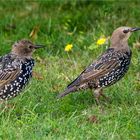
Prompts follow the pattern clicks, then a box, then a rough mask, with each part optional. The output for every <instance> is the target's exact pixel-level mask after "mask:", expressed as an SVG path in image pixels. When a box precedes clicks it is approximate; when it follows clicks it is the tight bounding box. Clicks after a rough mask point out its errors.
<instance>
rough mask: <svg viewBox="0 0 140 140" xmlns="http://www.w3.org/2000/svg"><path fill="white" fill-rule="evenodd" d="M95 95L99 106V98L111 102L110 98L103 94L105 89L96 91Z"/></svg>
mask: <svg viewBox="0 0 140 140" xmlns="http://www.w3.org/2000/svg"><path fill="white" fill-rule="evenodd" d="M93 94H94V97H95V100H96V103H97V105H99V98H100V96H102V97H104V98H105V99H106V100H109V98H108V97H106V96H105V95H104V94H103V89H102V88H98V89H95V90H94V93H93Z"/></svg>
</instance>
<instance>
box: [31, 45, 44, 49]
mask: <svg viewBox="0 0 140 140" xmlns="http://www.w3.org/2000/svg"><path fill="white" fill-rule="evenodd" d="M44 47H45V46H44V45H35V46H34V48H35V49H39V48H44Z"/></svg>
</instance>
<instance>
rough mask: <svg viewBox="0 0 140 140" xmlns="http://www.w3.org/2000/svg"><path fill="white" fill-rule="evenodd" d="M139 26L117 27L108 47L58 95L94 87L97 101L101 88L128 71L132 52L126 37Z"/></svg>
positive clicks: (115, 80)
mask: <svg viewBox="0 0 140 140" xmlns="http://www.w3.org/2000/svg"><path fill="white" fill-rule="evenodd" d="M137 30H140V28H130V27H119V28H117V29H116V30H115V31H114V32H113V34H112V36H111V45H110V47H109V48H108V49H107V50H106V51H105V52H104V53H103V54H102V55H101V56H100V57H99V58H98V59H97V60H96V61H94V62H93V63H92V64H91V65H89V66H88V67H87V68H86V69H85V70H84V71H83V72H82V73H81V74H80V75H79V76H78V77H77V78H76V79H75V80H74V81H73V82H72V83H70V84H69V85H68V86H67V88H66V89H65V91H64V92H63V93H61V94H60V95H59V96H58V97H59V98H61V97H64V96H65V95H67V94H69V93H71V92H75V91H78V90H81V89H87V88H90V89H94V95H95V98H96V101H97V103H99V101H98V98H99V96H100V95H102V96H104V95H103V93H102V89H103V88H104V87H107V86H110V85H112V84H114V83H116V82H117V81H118V80H120V79H121V78H122V77H123V76H124V75H125V73H126V72H127V71H128V68H129V65H130V61H131V55H132V52H131V50H130V48H129V46H128V42H127V40H128V38H129V36H130V35H131V33H132V32H133V31H137Z"/></svg>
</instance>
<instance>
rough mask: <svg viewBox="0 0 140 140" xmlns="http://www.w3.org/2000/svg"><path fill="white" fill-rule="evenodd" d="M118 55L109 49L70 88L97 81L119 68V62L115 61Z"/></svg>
mask: <svg viewBox="0 0 140 140" xmlns="http://www.w3.org/2000/svg"><path fill="white" fill-rule="evenodd" d="M115 57H116V55H115V53H114V51H113V50H112V49H111V50H110V49H108V50H107V51H106V52H105V53H104V54H102V55H101V57H99V58H98V59H97V60H96V61H95V62H94V63H92V64H91V65H90V66H89V67H87V68H86V69H85V70H84V71H83V72H82V73H81V74H80V75H79V76H78V77H77V78H76V79H75V80H74V81H73V82H72V83H71V84H69V85H68V88H71V87H73V86H79V85H81V84H84V83H87V82H88V81H92V80H96V79H98V78H99V77H101V76H103V75H105V74H107V72H109V71H110V70H112V69H115V68H116V67H118V66H119V63H118V61H116V59H115Z"/></svg>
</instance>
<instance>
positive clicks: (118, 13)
mask: <svg viewBox="0 0 140 140" xmlns="http://www.w3.org/2000/svg"><path fill="white" fill-rule="evenodd" d="M139 8H140V1H139V0H133V1H127V0H124V1H122V0H119V1H113V0H111V1H98V0H97V1H92V0H82V1H81V0H77V1H76V0H40V1H39V0H38V1H25V0H22V1H21V0H17V1H16V0H14V1H12V0H11V1H10V0H1V1H0V46H1V49H0V55H4V54H6V53H8V52H10V50H11V45H12V44H13V43H14V42H15V41H17V40H20V39H23V38H26V39H30V40H32V41H33V42H34V43H38V44H44V45H45V46H46V47H45V48H44V49H41V50H39V51H36V53H35V54H34V56H33V57H34V59H35V60H36V65H35V68H34V73H35V74H34V77H33V79H32V80H31V82H30V84H29V85H28V86H27V87H26V89H25V90H24V91H23V93H22V95H20V96H18V97H16V98H15V99H13V100H10V101H8V102H7V103H6V104H7V105H3V104H1V106H0V129H1V131H0V139H2V140H7V139H8V140H13V139H20V140H22V139H26V140H28V139H38V140H40V139H42V140H46V139H47V140H63V139H65V140H77V139H78V140H86V139H87V140H93V139H94V140H96V139H97V140H116V139H117V140H132V139H133V140H138V139H140V121H139V120H140V81H139V79H140V43H139V41H140V32H136V33H134V34H133V35H132V36H131V38H130V39H129V44H130V46H131V49H132V52H133V56H132V63H131V66H130V69H129V72H128V73H127V75H126V76H125V77H124V78H123V80H121V81H120V82H118V83H117V84H116V85H113V86H111V87H109V88H107V89H105V93H106V95H107V96H109V98H110V100H111V102H107V101H105V100H103V99H101V106H97V105H96V104H95V101H94V98H93V96H92V94H91V91H90V90H87V91H79V92H76V93H74V94H71V95H69V96H67V97H65V98H64V99H63V100H57V99H56V96H57V94H58V93H59V92H61V91H63V90H64V89H65V87H66V85H67V84H68V83H70V81H71V80H73V79H74V78H76V76H77V75H78V74H79V73H80V72H81V71H82V70H83V69H84V68H85V67H86V66H87V65H89V64H90V63H91V62H92V61H93V60H94V59H96V58H97V56H99V54H100V53H102V52H103V51H105V49H106V48H107V47H108V46H109V41H107V42H106V43H105V44H103V45H99V46H98V45H97V44H96V42H97V40H98V39H99V38H100V37H105V38H109V37H110V36H111V33H112V32H113V30H114V29H116V28H117V27H120V26H130V27H140V9H139ZM67 44H72V45H73V48H72V50H71V51H69V52H66V51H65V47H66V46H67Z"/></svg>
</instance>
